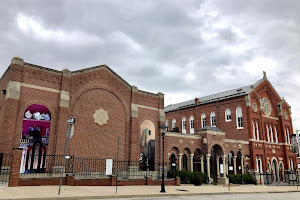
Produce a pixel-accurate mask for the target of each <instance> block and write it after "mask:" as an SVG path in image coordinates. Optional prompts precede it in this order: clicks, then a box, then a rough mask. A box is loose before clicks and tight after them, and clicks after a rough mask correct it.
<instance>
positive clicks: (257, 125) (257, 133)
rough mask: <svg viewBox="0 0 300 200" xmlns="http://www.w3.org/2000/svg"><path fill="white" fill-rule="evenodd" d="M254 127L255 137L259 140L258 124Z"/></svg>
mask: <svg viewBox="0 0 300 200" xmlns="http://www.w3.org/2000/svg"><path fill="white" fill-rule="evenodd" d="M255 125H256V134H257V135H256V136H257V137H256V139H257V140H259V130H258V124H257V122H256V123H255Z"/></svg>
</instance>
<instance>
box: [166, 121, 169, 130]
mask: <svg viewBox="0 0 300 200" xmlns="http://www.w3.org/2000/svg"><path fill="white" fill-rule="evenodd" d="M166 126H167V131H169V120H166Z"/></svg>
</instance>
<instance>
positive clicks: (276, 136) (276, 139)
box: [274, 126, 278, 143]
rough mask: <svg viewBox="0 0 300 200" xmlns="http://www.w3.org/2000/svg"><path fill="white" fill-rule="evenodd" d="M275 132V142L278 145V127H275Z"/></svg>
mask: <svg viewBox="0 0 300 200" xmlns="http://www.w3.org/2000/svg"><path fill="white" fill-rule="evenodd" d="M274 132H275V142H276V143H278V134H277V130H276V126H274Z"/></svg>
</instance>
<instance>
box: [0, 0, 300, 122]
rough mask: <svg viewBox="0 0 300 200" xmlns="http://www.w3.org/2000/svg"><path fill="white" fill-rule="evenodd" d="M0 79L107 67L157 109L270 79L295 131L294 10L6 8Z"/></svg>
mask: <svg viewBox="0 0 300 200" xmlns="http://www.w3.org/2000/svg"><path fill="white" fill-rule="evenodd" d="M1 3H2V6H1V8H0V35H1V37H0V58H1V61H0V64H1V69H0V72H1V73H3V72H4V70H5V69H6V68H7V66H8V65H9V63H10V60H11V58H12V57H13V56H20V57H22V58H24V60H25V61H26V62H30V63H33V64H37V65H42V66H45V67H50V68H55V69H59V70H61V69H63V68H65V67H68V68H69V69H71V70H77V69H81V68H85V67H91V66H96V65H100V64H107V65H108V66H110V67H111V68H112V69H113V70H114V71H116V72H117V73H118V74H119V75H120V76H122V77H123V78H124V79H125V80H126V81H128V82H129V83H130V84H133V85H136V86H138V87H139V88H140V89H142V90H148V91H152V92H159V91H160V92H163V93H165V101H166V102H165V104H166V105H167V104H170V103H176V102H180V101H183V100H187V99H192V98H195V97H197V96H204V95H209V94H212V93H217V92H221V91H224V90H228V89H233V88H238V87H241V86H244V85H249V84H253V83H254V82H256V81H257V80H258V79H260V78H261V77H262V71H263V70H265V71H267V74H268V78H269V80H270V81H271V82H272V84H273V85H274V87H275V88H276V89H277V92H278V93H279V94H280V95H282V96H284V97H285V99H286V100H287V101H288V102H289V104H290V105H291V106H292V107H293V119H294V126H295V127H299V128H300V117H298V115H299V113H300V111H299V110H300V106H298V104H297V100H298V99H299V98H300V96H299V95H298V94H297V92H296V91H299V90H300V81H299V80H300V67H299V63H300V56H299V55H300V52H299V46H300V34H299V33H300V26H299V24H300V13H299V12H298V8H299V6H300V2H298V1H271V0H264V1H247V3H245V2H243V1H237V0H228V1H226V3H224V1H222V0H215V1H197V0H195V1H192V0H188V1H181V0H176V1H163V0H160V1H137V0H136V1H134V0H132V1H121V0H116V1H92V0H90V1H76V2H74V1H71V0H66V1H60V0H51V1H39V0H30V1H25V0H24V1H16V0H11V1H4V2H1Z"/></svg>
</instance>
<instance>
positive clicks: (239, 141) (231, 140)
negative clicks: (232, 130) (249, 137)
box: [225, 139, 249, 144]
mask: <svg viewBox="0 0 300 200" xmlns="http://www.w3.org/2000/svg"><path fill="white" fill-rule="evenodd" d="M225 142H230V143H241V144H249V141H246V140H235V139H225Z"/></svg>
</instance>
